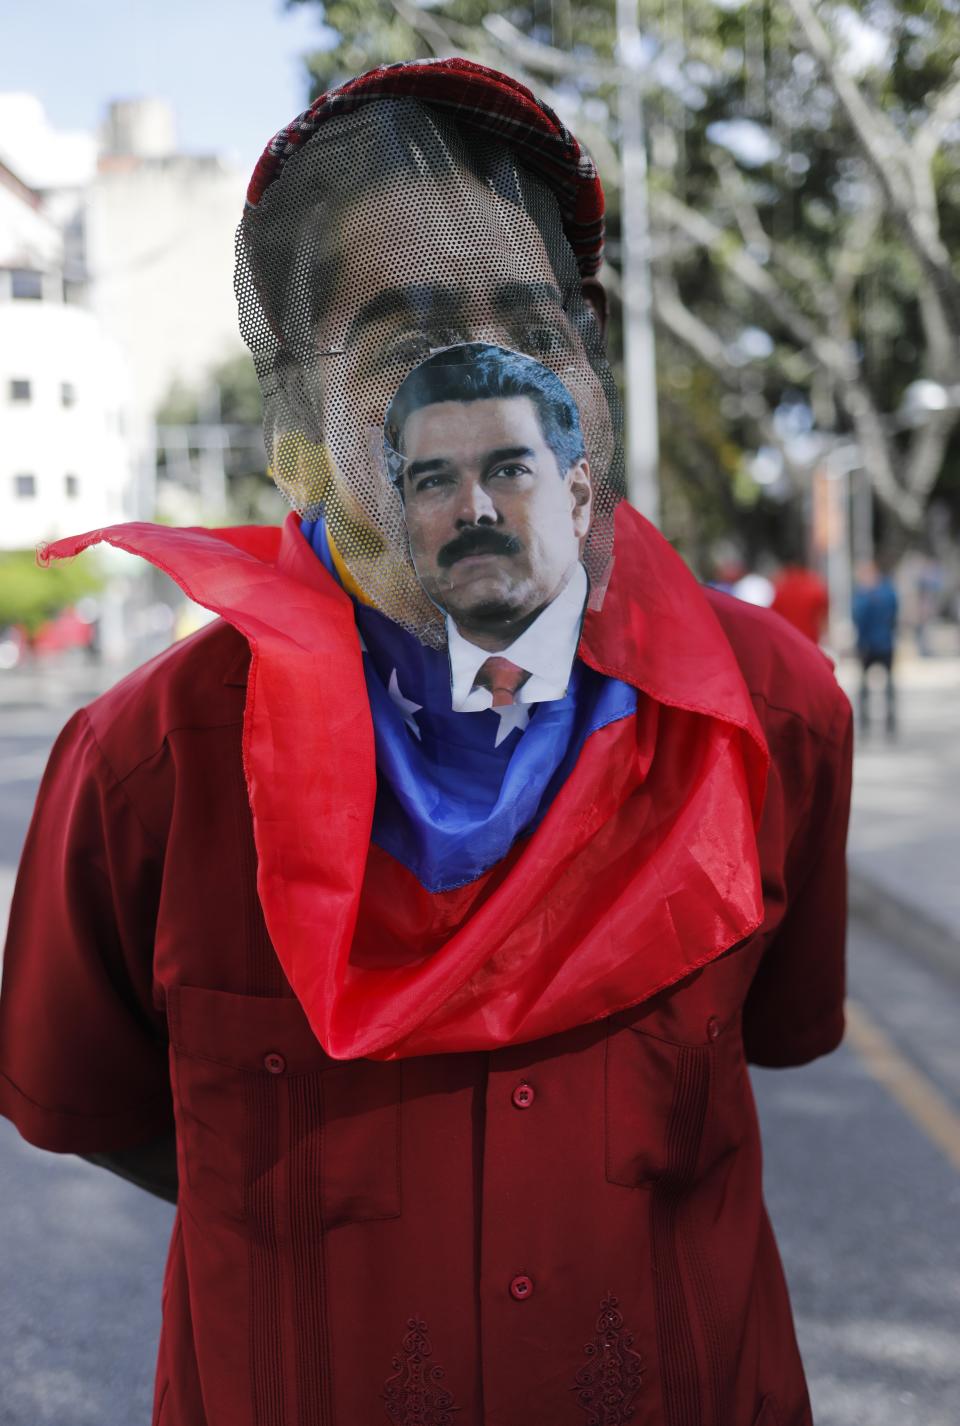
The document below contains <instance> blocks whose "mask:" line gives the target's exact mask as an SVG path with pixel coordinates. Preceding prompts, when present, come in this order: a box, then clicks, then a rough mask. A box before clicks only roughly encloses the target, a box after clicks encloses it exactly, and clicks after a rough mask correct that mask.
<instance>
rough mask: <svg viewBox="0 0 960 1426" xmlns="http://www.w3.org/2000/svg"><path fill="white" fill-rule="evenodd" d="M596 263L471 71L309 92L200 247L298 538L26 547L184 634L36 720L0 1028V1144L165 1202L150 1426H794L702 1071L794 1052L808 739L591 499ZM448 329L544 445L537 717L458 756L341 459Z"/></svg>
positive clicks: (821, 918) (717, 624)
mask: <svg viewBox="0 0 960 1426" xmlns="http://www.w3.org/2000/svg"><path fill="white" fill-rule="evenodd" d="M602 238H603V196H602V191H601V189H600V185H599V180H598V179H597V176H596V172H595V170H594V168H593V165H592V163H591V161H590V160H589V158H588V156H587V155H586V154H585V153H584V152H583V151H582V149H581V148H580V146H579V144H578V143H577V141H576V140H575V139H574V137H573V136H572V135H571V134H569V133H568V132H567V131H566V130H565V129H564V128H563V127H562V125H561V124H560V123H559V121H558V120H557V118H556V116H555V115H554V114H553V113H552V111H551V110H549V109H548V108H547V107H546V106H545V105H542V104H541V103H540V102H539V101H538V100H537V99H536V97H535V96H534V95H532V94H531V93H530V92H529V91H528V90H527V89H525V88H524V87H523V86H522V85H519V84H518V83H517V82H516V81H514V80H512V79H510V78H508V77H507V76H504V75H500V74H497V73H495V72H494V71H491V70H488V69H485V68H482V67H480V66H476V65H473V64H470V63H468V62H466V61H463V60H442V61H437V62H432V63H421V62H416V63H412V64H409V65H395V66H386V67H384V68H382V69H378V70H375V71H372V72H371V73H369V74H367V75H363V76H360V77H359V78H358V79H356V80H353V81H350V82H349V83H348V84H346V85H344V86H342V87H341V88H339V89H338V90H335V91H333V92H331V93H330V94H327V95H323V96H321V97H320V98H319V99H318V100H317V101H316V103H315V104H314V105H312V106H311V108H310V110H308V111H307V113H305V114H304V115H301V116H299V118H298V119H297V120H295V121H294V123H292V124H291V125H289V126H288V127H287V128H286V129H285V130H283V131H282V132H281V133H280V134H279V135H278V136H277V138H276V139H275V140H274V141H273V142H272V143H271V145H270V146H269V148H268V149H267V151H266V152H265V154H264V156H263V158H262V160H261V163H260V164H259V165H258V168H257V171H256V173H255V176H254V180H253V182H252V183H251V186H250V190H249V194H248V204H247V209H246V213H245V217H244V221H243V225H242V229H241V235H240V241H239V244H238V251H239V254H240V267H239V271H238V282H237V290H238V293H239V295H240V298H241V307H242V311H243V324H244V331H245V334H246V335H247V338H248V341H249V342H250V344H251V347H252V349H253V350H254V354H255V357H256V360H257V365H258V371H259V373H260V377H261V381H262V384H263V390H264V396H265V402H266V406H267V433H268V446H269V449H270V451H271V458H272V460H273V463H274V471H275V475H276V477H277V479H278V481H282V482H283V483H284V484H285V485H286V486H287V488H288V490H290V491H291V492H293V494H291V502H292V503H294V504H295V505H296V507H297V509H298V511H299V512H300V514H296V515H294V514H292V515H290V516H289V517H288V519H287V521H286V522H285V524H284V526H283V528H282V530H281V529H275V528H269V527H258V526H253V527H246V528H242V529H231V530H225V531H215V530H211V531H203V530H198V529H192V530H175V529H171V528H168V527H162V526H149V525H144V524H138V525H132V526H116V527H113V528H111V529H108V530H105V531H96V532H92V533H91V534H90V535H87V536H79V537H77V538H75V539H70V540H65V541H60V542H58V543H57V544H56V545H54V546H52V547H51V548H50V551H49V554H51V555H52V556H53V557H63V556H67V555H73V554H76V553H78V552H79V551H80V550H82V549H83V548H86V547H87V546H88V545H90V544H93V543H95V542H96V541H97V540H98V539H101V538H103V539H106V540H108V541H109V542H110V543H112V544H115V545H117V546H119V547H122V548H125V549H127V550H131V551H134V552H137V553H139V554H141V555H143V556H144V557H145V558H147V559H149V560H150V561H152V562H153V563H155V564H157V565H160V566H161V567H163V568H164V569H166V570H167V571H168V572H170V573H172V575H173V576H174V578H176V579H177V580H178V581H179V583H180V584H181V587H183V588H184V589H185V591H187V592H188V593H189V594H190V595H191V597H193V598H194V599H195V600H196V601H197V602H198V603H199V604H202V605H204V606H205V607H207V608H209V609H212V610H214V611H216V612H217V613H218V614H219V615H220V616H221V617H219V618H217V619H216V620H214V622H213V623H211V624H210V625H208V626H207V627H206V628H205V629H203V630H201V631H199V632H197V633H195V634H193V635H192V636H191V637H190V638H187V639H185V640H183V641H182V642H180V643H178V644H176V645H175V646H174V647H173V648H172V649H171V650H169V651H168V652H167V653H165V654H163V655H161V656H160V657H159V658H158V659H155V660H153V661H152V662H151V663H150V664H148V665H146V666H145V667H144V668H142V669H140V670H138V671H137V672H135V673H134V674H133V675H131V676H130V677H129V678H127V679H125V680H124V681H123V682H122V683H120V684H119V685H118V686H117V687H116V688H115V689H113V690H112V691H110V692H109V693H107V694H105V695H104V696H103V697H101V698H99V699H97V700H96V701H95V702H94V703H93V704H91V705H90V706H89V707H88V708H87V709H85V710H83V711H81V712H80V713H79V714H77V715H76V716H75V717H74V718H73V719H72V720H71V722H70V723H69V724H68V725H67V727H66V728H65V729H64V731H63V733H62V734H61V736H60V739H59V740H58V743H57V745H56V747H55V749H54V751H53V753H52V755H51V759H50V763H49V766H48V769H47V772H46V775H45V777H44V781H43V784H42V788H41V792H40V795H39V799H38V803H37V808H36V811H35V814H34V819H33V822H32V824H31V828H30V832H29V834H28V838H27V842H26V846H25V850H24V856H23V861H22V864H21V869H20V873H19V877H18V882H17V888H16V892H15V895H14V899H13V904H12V909H11V919H10V934H9V939H8V945H7V951H6V956H5V963H4V979H3V992H2V996H0V1060H2V1063H0V1068H2V1074H0V1108H2V1111H3V1113H5V1114H6V1115H7V1116H8V1117H9V1118H10V1119H11V1120H12V1121H13V1122H14V1123H15V1124H16V1125H17V1127H18V1128H19V1129H20V1131H21V1133H22V1134H23V1135H24V1136H25V1137H26V1138H28V1139H29V1140H30V1141H31V1142H32V1143H34V1144H37V1145H39V1146H41V1147H44V1148H47V1149H50V1150H53V1151H57V1152H61V1153H64V1152H65V1153H78V1154H82V1155H84V1156H86V1157H89V1158H92V1159H94V1161H96V1162H98V1163H100V1164H102V1165H103V1166H104V1167H106V1168H108V1169H111V1170H112V1171H114V1172H116V1173H119V1174H121V1175H123V1176H124V1177H127V1178H129V1179H131V1180H132V1181H133V1182H135V1183H138V1184H140V1185H141V1186H142V1187H144V1188H146V1189H148V1190H150V1191H151V1192H155V1193H159V1194H161V1195H163V1196H165V1197H167V1198H169V1199H171V1200H176V1202H177V1205H178V1212H177V1217H176V1221H175V1226H174V1231H173V1236H172V1239H171V1243H170V1249H169V1256H168V1261H167V1269H166V1277H165V1284H164V1293H163V1327H162V1334H161V1342H160V1350H159V1356H158V1364H157V1386H156V1405H155V1410H154V1417H153V1422H154V1426H160V1423H161V1422H162V1426H210V1423H227V1426H257V1423H259V1426H266V1423H270V1426H292V1423H293V1422H302V1423H307V1422H310V1423H320V1422H323V1423H329V1426H361V1423H362V1426H374V1423H376V1422H384V1423H386V1422H390V1423H393V1426H423V1423H425V1422H427V1421H433V1422H437V1423H439V1422H441V1421H446V1420H455V1421H457V1422H458V1423H459V1426H480V1423H481V1421H488V1422H491V1423H492V1422H494V1421H496V1422H502V1423H510V1426H562V1423H566V1422H572V1421H573V1420H574V1419H578V1418H579V1419H582V1418H583V1417H584V1415H585V1416H586V1417H588V1418H589V1417H592V1418H595V1419H599V1417H598V1412H601V1413H602V1414H603V1417H604V1420H608V1421H610V1422H611V1423H612V1422H614V1421H622V1422H626V1421H632V1420H637V1421H639V1420H640V1419H641V1418H642V1419H643V1420H644V1421H649V1422H660V1423H667V1422H669V1423H681V1422H683V1423H690V1426H693V1423H700V1422H705V1421H707V1420H709V1421H711V1422H716V1423H722V1426H759V1423H763V1426H767V1423H768V1422H774V1421H775V1422H777V1423H778V1426H810V1423H811V1412H810V1404H809V1400H808V1396H807V1390H806V1385H805V1380H804V1373H803V1368H802V1364H801V1361H800V1357H799V1353H798V1349H797V1345H796V1339H795V1334H794V1328H793V1323H792V1317H791V1310H790V1304H789V1299H788V1295H787V1290H786V1286H785V1283H784V1279H783V1273H782V1269H781V1266H780V1260H779V1254H778V1251H777V1247H776V1243H775V1241H774V1237H773V1233H772V1230H771V1226H770V1222H769V1219H768V1216H767V1213H766V1209H765V1206H764V1200H763V1190H762V1175H761V1151H760V1141H759V1128H758V1123H757V1118H756V1112H755V1108H754V1103H753V1098H752V1094H751V1090H750V1082H749V1077H748V1075H747V1072H746V1061H747V1060H752V1061H754V1062H756V1063H760V1064H766V1065H772V1066H774V1065H775V1066H785V1065H791V1064H801V1063H804V1062H806V1061H808V1060H810V1059H813V1058H815V1057H816V1056H818V1055H822V1054H825V1053H827V1052H829V1051H830V1050H832V1049H833V1048H834V1047H835V1046H836V1045H837V1044H838V1043H839V1041H840V1039H841V1036H842V1034H843V1024H844V1021H843V996H844V936H845V922H846V914H845V871H844V840H845V833H846V823H847V814H848V805H849V792H850V752H851V746H850V709H849V705H848V703H847V701H846V699H845V698H844V696H843V694H842V693H841V691H840V690H839V688H838V687H837V684H836V682H835V679H834V677H833V674H832V671H831V669H830V667H829V665H828V664H827V661H826V660H825V659H824V658H823V657H822V656H821V655H820V654H819V653H818V651H817V650H816V649H814V648H813V647H811V645H810V643H809V641H808V640H806V639H803V638H801V637H800V636H799V635H797V634H796V633H795V631H793V630H791V629H790V628H788V627H787V626H786V625H785V624H784V623H783V621H782V620H778V619H775V618H772V617H771V616H770V614H769V613H768V611H766V610H764V609H760V608H755V607H752V606H750V605H748V604H744V603H742V602H740V601H737V600H735V599H731V598H729V597H728V596H727V595H724V594H721V593H716V592H713V591H704V590H702V589H701V587H700V586H699V585H698V583H697V582H696V581H695V580H694V578H693V577H692V575H691V574H690V572H689V571H688V570H687V569H686V567H685V566H684V565H683V563H682V561H681V560H680V559H679V557H678V556H677V555H676V554H675V553H674V552H673V550H672V549H671V548H670V546H669V544H668V543H667V542H666V541H665V540H664V539H663V538H662V537H661V536H660V535H659V534H658V533H657V531H656V530H654V529H653V527H652V526H650V525H649V524H648V523H647V522H646V521H644V520H643V519H642V518H641V517H640V516H639V515H638V514H637V513H636V512H635V511H633V510H632V509H631V507H630V506H629V505H627V503H626V501H624V500H622V499H621V498H620V495H621V494H622V481H621V477H620V470H621V466H620V465H619V458H618V452H619V440H618V436H619V421H620V412H619V407H618V404H617V401H616V397H615V392H614V387H613V383H612V379H611V377H610V372H609V367H608V365H607V361H606V357H605V355H604V350H603V342H602V323H603V317H604V304H603V298H602V293H601V291H600V289H599V288H598V286H597V282H596V272H597V269H598V267H599V263H600V259H601V254H602ZM465 341H486V342H496V343H498V344H499V345H504V346H510V347H511V348H513V349H514V350H520V351H523V352H526V353H527V354H528V355H530V356H533V357H534V358H535V360H537V361H540V362H543V363H544V364H545V365H547V366H549V367H550V368H551V370H552V371H554V372H555V373H556V374H557V375H558V376H560V377H561V379H562V381H563V382H564V384H565V385H566V386H567V387H568V389H569V390H570V391H571V393H572V395H573V398H574V400H575V401H576V404H577V408H578V410H579V413H580V416H581V420H582V425H583V434H584V440H585V445H586V447H587V451H588V453H589V456H590V460H589V469H590V476H591V482H592V496H593V501H592V506H591V510H592V515H591V525H590V530H589V532H588V533H587V535H586V537H585V538H584V540H583V554H582V562H583V567H584V570H585V572H586V574H587V579H588V582H589V584H590V588H589V589H588V590H587V591H586V602H585V604H584V605H580V601H579V600H578V601H577V607H574V608H572V609H570V610H568V611H566V613H565V614H564V618H565V620H566V623H567V632H568V633H571V634H572V637H571V639H570V643H569V656H568V659H567V663H566V665H565V667H564V668H563V669H562V670H560V669H558V673H560V672H562V673H563V678H562V679H559V678H558V684H559V688H558V690H556V691H557V692H561V691H562V692H561V696H559V697H552V698H549V699H545V700H543V701H541V702H538V703H537V704H536V705H535V706H533V707H532V709H531V713H530V718H529V724H528V726H525V727H524V728H522V729H520V728H519V727H518V728H517V729H515V730H514V731H513V732H511V734H510V736H509V737H508V738H506V739H503V740H502V741H500V742H499V743H498V742H497V732H498V728H499V725H500V718H499V711H500V710H498V709H496V708H494V707H485V708H482V709H480V710H477V711H472V712H459V711H457V709H456V708H454V707H453V706H452V701H451V679H450V666H449V659H448V650H447V646H446V643H445V641H444V637H443V630H444V624H443V619H442V617H441V615H440V613H439V611H438V610H437V608H436V607H435V606H434V605H432V604H431V603H430V601H429V600H428V599H427V596H426V594H425V593H424V591H423V589H422V587H421V586H420V584H419V583H418V581H417V579H416V574H415V571H414V570H413V567H412V564H411V562H410V556H409V547H408V545H407V543H405V538H406V537H405V535H404V522H403V507H402V503H401V501H400V498H399V495H398V494H397V492H396V490H395V489H394V487H393V486H392V485H391V484H390V482H389V479H388V478H387V477H386V475H385V473H384V472H383V471H382V470H381V469H380V466H379V465H378V464H377V461H378V460H380V461H382V458H383V454H382V453H383V435H384V433H383V424H384V414H385V411H386V408H387V403H388V402H389V400H390V398H391V396H392V395H393V393H394V392H395V391H396V390H397V388H398V387H399V386H400V384H401V382H402V381H403V380H404V378H405V377H406V376H407V375H408V374H409V372H410V371H411V370H412V369H413V368H414V367H415V366H416V365H417V364H418V363H420V362H422V361H424V360H425V359H426V358H428V357H429V356H430V355H431V353H432V352H433V351H434V350H436V349H437V348H444V347H449V346H451V345H452V344H455V343H459V342H465ZM558 479H559V477H558ZM298 482H299V484H298ZM297 491H299V492H300V493H299V495H298V494H297V493H296V492H297ZM301 517H302V518H301ZM493 518H494V517H493V515H492V514H490V519H491V520H492V519H493ZM465 528H472V524H471V521H470V520H467V521H466V525H465ZM577 540H578V542H579V540H580V534H579V533H577ZM614 549H615V551H616V559H615V561H613V563H612V565H611V555H612V553H613V550H614ZM581 620H582V624H581V622H580V621H581ZM570 660H572V662H571V661H570ZM829 1172H831V1169H830V1167H829V1166H827V1165H825V1166H824V1174H825V1175H826V1174H828V1173H829Z"/></svg>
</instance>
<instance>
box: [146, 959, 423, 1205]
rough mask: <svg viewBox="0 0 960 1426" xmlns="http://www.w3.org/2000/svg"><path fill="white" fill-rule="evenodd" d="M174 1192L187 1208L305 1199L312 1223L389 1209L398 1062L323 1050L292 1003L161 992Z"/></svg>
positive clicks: (185, 990) (395, 1187) (395, 1171)
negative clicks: (173, 1115) (171, 1100)
mask: <svg viewBox="0 0 960 1426" xmlns="http://www.w3.org/2000/svg"><path fill="white" fill-rule="evenodd" d="M168 1018H169V1023H170V1052H171V1074H172V1079H173V1083H174V1091H175V1096H176V1109H177V1142H178V1153H179V1164H180V1180H181V1194H182V1195H183V1194H184V1190H185V1191H186V1194H185V1196H186V1198H187V1200H188V1204H187V1206H192V1207H193V1210H194V1213H195V1215H196V1216H198V1217H202V1216H204V1213H205V1212H206V1213H209V1212H211V1211H212V1212H213V1213H214V1214H215V1215H216V1216H225V1217H227V1218H233V1219H239V1220H245V1219H250V1218H261V1217H263V1215H264V1214H265V1213H269V1217H270V1219H271V1221H272V1222H273V1223H274V1224H275V1226H276V1231H277V1232H278V1233H283V1231H284V1228H285V1226H286V1227H287V1228H289V1224H290V1220H291V1217H292V1216H295V1215H296V1214H297V1213H298V1212H301V1211H302V1206H303V1203H304V1201H305V1200H309V1202H310V1205H311V1213H312V1211H313V1209H316V1212H317V1216H318V1218H319V1221H320V1223H321V1225H322V1227H323V1229H328V1228H334V1227H337V1226H339V1225H341V1224H343V1223H356V1222H363V1221H369V1220H373V1219H384V1218H396V1217H398V1216H399V1214H400V1170H399V1163H400V1103H401V1088H400V1086H401V1066H400V1063H399V1062H398V1061H391V1062H389V1063H381V1062H379V1061H373V1060H350V1061H338V1060H332V1059H331V1058H330V1056H329V1055H327V1053H326V1052H325V1051H324V1049H323V1047H322V1046H321V1045H320V1043H319V1042H318V1040H317V1039H316V1037H315V1036H314V1034H313V1031H312V1030H311V1028H310V1025H309V1022H308V1021H307V1018H306V1016H305V1015H304V1013H303V1010H302V1009H301V1007H300V1003H299V1001H297V1000H295V999H293V998H292V997H289V998H282V997H271V996H256V995H235V994H233V993H231V992H228V991H220V990H205V989H202V988H199V987H196V986H179V987H176V988H174V989H173V990H171V991H170V992H169V995H168Z"/></svg>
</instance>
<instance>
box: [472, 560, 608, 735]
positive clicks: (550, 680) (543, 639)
mask: <svg viewBox="0 0 960 1426" xmlns="http://www.w3.org/2000/svg"><path fill="white" fill-rule="evenodd" d="M586 602H587V575H586V571H585V570H584V568H583V565H582V564H578V565H577V567H576V569H575V570H574V572H573V574H572V575H571V576H570V578H569V579H568V580H567V583H566V584H565V585H564V587H563V588H562V589H561V591H560V593H559V594H558V595H557V596H556V598H555V599H553V600H551V602H550V603H549V604H548V605H547V607H546V608H545V609H543V610H542V611H541V612H540V613H539V614H538V615H537V617H536V619H534V621H533V623H532V624H531V625H530V626H529V628H527V629H525V630H524V631H523V633H522V634H520V635H519V637H518V638H516V639H514V641H513V643H512V644H510V645H509V646H508V647H507V648H505V649H502V650H501V651H500V652H499V657H500V658H505V659H509V660H510V662H511V663H515V664H516V665H517V667H518V668H522V669H523V670H524V671H525V672H526V673H528V674H529V675H530V677H529V678H528V679H527V681H526V683H525V684H524V685H523V687H522V688H521V689H520V690H519V693H518V695H517V702H518V703H548V702H552V701H553V700H555V699H557V698H562V697H563V696H564V694H565V693H566V691H567V684H568V683H569V681H570V670H571V668H572V667H573V660H574V658H575V656H576V652H577V644H578V642H579V640H580V625H581V621H582V619H583V608H584V605H585V604H586ZM447 646H448V648H449V651H450V675H451V693H452V699H453V708H454V712H456V713H475V712H479V711H481V710H482V709H484V708H489V707H491V706H492V703H493V695H492V694H491V693H490V691H489V689H486V688H474V682H475V680H476V677H477V674H478V672H479V670H480V667H481V665H482V664H483V663H484V662H485V661H486V660H487V659H488V658H489V657H490V650H489V649H481V648H478V647H477V645H476V644H472V643H471V642H470V641H469V639H465V638H464V637H463V635H462V634H461V633H460V632H459V630H458V629H457V626H456V624H454V622H453V620H452V619H451V618H450V617H449V615H448V616H447Z"/></svg>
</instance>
